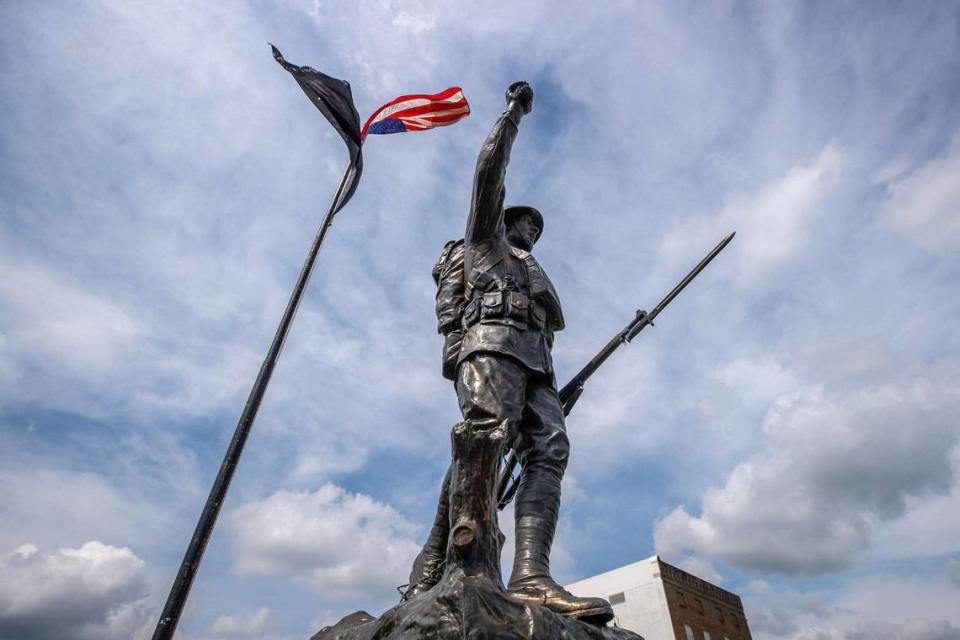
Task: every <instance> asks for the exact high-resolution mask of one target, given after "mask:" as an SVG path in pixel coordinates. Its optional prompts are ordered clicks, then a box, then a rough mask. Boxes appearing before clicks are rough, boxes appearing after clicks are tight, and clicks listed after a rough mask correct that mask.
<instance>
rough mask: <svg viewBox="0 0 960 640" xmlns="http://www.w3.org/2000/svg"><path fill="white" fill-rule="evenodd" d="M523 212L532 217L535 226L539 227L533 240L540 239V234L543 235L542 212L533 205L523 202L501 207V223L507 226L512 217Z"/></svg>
mask: <svg viewBox="0 0 960 640" xmlns="http://www.w3.org/2000/svg"><path fill="white" fill-rule="evenodd" d="M523 214H527V215H529V216H530V217H531V218H533V222H534V224H536V225H537V228H538V229H540V231H539V232H538V233H537V237H536V238H535V239H534V242H536V241H537V240H539V239H540V236H541V235H543V214H542V213H540V211H538V210H537V209H536V208H535V207H530V206H527V205H523V204H519V205H511V206H509V207H505V208H504V209H503V223H504V224H505V225H507V226H509V225H510V224H511V223H512V222H513V219H514V218H516V217H517V216H521V215H523Z"/></svg>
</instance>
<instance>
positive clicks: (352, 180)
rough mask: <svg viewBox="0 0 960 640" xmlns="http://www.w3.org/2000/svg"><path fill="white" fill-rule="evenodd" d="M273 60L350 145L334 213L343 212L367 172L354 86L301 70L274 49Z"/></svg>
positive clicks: (313, 71) (321, 74)
mask: <svg viewBox="0 0 960 640" xmlns="http://www.w3.org/2000/svg"><path fill="white" fill-rule="evenodd" d="M270 48H271V49H273V57H274V59H276V61H277V62H279V63H280V66H282V67H283V68H284V69H286V70H287V71H289V72H290V75H292V76H293V77H294V79H295V80H296V81H297V84H299V85H300V88H301V89H303V92H304V93H305V94H307V97H308V98H310V102H312V103H313V104H314V106H316V107H317V109H319V110H320V113H322V114H323V116H324V117H325V118H326V119H327V120H328V121H329V122H330V124H331V125H333V128H334V129H336V130H337V133H339V134H340V137H341V138H343V141H344V142H345V143H346V145H347V152H348V153H349V154H350V166H349V167H348V168H347V175H346V176H345V178H344V183H343V187H342V188H341V189H340V192H339V195H338V197H337V200H336V202H335V203H334V207H333V212H334V213H336V212H338V211H340V209H342V208H343V207H344V205H346V204H347V202H348V201H349V200H350V198H351V197H352V196H353V193H354V191H356V190H357V184H358V183H359V181H360V174H361V173H362V172H363V154H362V153H361V152H360V146H361V144H362V142H361V141H360V116H359V114H357V108H356V107H355V106H354V104H353V93H352V92H351V91H350V83H349V82H347V81H346V80H338V79H336V78H331V77H330V76H328V75H327V74H325V73H321V72H319V71H317V70H316V69H314V68H312V67H299V66H297V65H295V64H290V63H289V62H287V61H286V60H284V58H283V54H282V53H280V51H279V50H278V49H277V48H276V47H275V46H273V45H272V44H271V45H270Z"/></svg>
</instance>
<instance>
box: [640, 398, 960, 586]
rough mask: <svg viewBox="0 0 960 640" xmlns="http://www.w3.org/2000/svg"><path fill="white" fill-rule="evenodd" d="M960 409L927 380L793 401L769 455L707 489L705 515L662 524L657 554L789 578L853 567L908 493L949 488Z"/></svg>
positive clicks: (786, 402)
mask: <svg viewBox="0 0 960 640" xmlns="http://www.w3.org/2000/svg"><path fill="white" fill-rule="evenodd" d="M957 411H958V407H957V398H956V396H955V394H953V393H949V392H944V391H943V390H939V389H936V388H931V387H930V386H929V385H927V384H924V383H914V384H905V385H903V386H899V387H877V388H866V389H862V390H859V391H856V392H851V393H843V392H830V391H827V390H825V389H823V388H807V389H804V390H802V391H799V392H796V393H794V394H789V395H787V396H784V397H782V398H780V399H779V400H778V401H777V402H776V403H775V405H774V407H773V409H772V410H771V412H770V414H769V415H768V417H767V419H766V421H765V423H764V436H765V448H764V450H763V451H761V452H760V453H758V454H756V455H755V456H753V457H751V458H750V459H748V460H746V461H745V462H742V463H740V464H738V465H737V466H736V467H735V468H734V470H733V471H732V472H731V473H730V474H729V476H728V477H727V480H726V483H725V484H724V486H722V487H719V488H712V489H709V490H708V491H706V493H705V494H704V496H703V503H702V507H701V512H700V515H698V516H693V515H691V514H690V513H688V512H687V510H686V509H685V508H684V507H678V508H676V509H675V510H674V511H672V512H671V513H670V514H668V515H667V516H665V517H663V518H662V519H660V520H658V521H657V522H656V524H655V527H654V536H655V540H656V546H657V549H658V551H660V552H662V553H664V554H666V555H668V556H670V555H679V554H681V553H683V552H684V551H693V552H695V553H697V554H699V555H702V556H705V557H708V558H715V559H721V560H725V561H727V562H730V563H732V564H734V565H736V566H739V567H742V568H746V569H760V570H766V571H781V572H787V573H794V572H822V571H831V570H837V569H840V568H843V567H846V566H849V564H850V563H851V562H852V561H853V559H854V558H855V557H856V554H857V553H858V552H861V551H863V550H864V549H865V548H866V547H867V546H868V545H869V543H870V540H871V536H872V535H873V533H874V531H875V527H876V524H877V523H878V522H883V521H888V520H890V519H892V518H895V517H897V516H900V515H902V514H903V513H904V511H905V509H906V507H907V501H908V499H910V498H911V497H916V496H928V495H931V494H936V493H945V492H946V491H947V490H949V488H950V486H951V484H952V481H953V478H954V470H953V468H952V465H951V451H952V449H953V447H954V446H955V445H956V443H957V440H958V438H960V433H958V431H957V427H956V425H957V415H958V413H957Z"/></svg>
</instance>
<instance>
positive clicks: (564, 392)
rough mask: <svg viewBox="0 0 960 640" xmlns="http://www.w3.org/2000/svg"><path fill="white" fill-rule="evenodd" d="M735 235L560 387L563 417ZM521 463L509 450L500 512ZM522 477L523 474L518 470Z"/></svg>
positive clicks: (512, 490) (515, 483) (502, 476)
mask: <svg viewBox="0 0 960 640" xmlns="http://www.w3.org/2000/svg"><path fill="white" fill-rule="evenodd" d="M736 234H737V232H736V231H734V232H732V233H731V234H730V235H728V236H727V237H726V238H724V239H723V240H721V241H720V243H719V244H717V246H715V247H714V248H713V249H712V250H711V251H710V253H708V254H707V255H706V257H704V258H703V260H701V261H700V262H699V263H698V264H697V266H695V267H694V268H693V269H692V270H691V271H690V273H688V274H687V275H686V276H685V277H684V278H683V280H681V281H680V282H679V283H678V284H677V286H675V287H674V288H673V289H671V290H670V293H668V294H667V295H666V296H664V297H663V300H661V301H660V303H659V304H657V306H656V307H654V308H653V311H651V312H649V313H647V312H646V311H640V310H638V311H637V314H636V316H634V318H633V320H631V321H630V322H629V323H628V324H627V326H625V327H624V328H623V329H622V330H621V331H620V332H619V333H618V334H617V335H615V336H614V337H613V338H611V340H610V342H608V343H607V344H606V346H604V347H603V349H601V350H600V352H599V353H597V355H595V356H593V359H591V360H590V362H588V363H587V365H586V366H585V367H584V368H583V369H580V371H579V373H577V375H575V376H573V379H572V380H570V382H568V383H567V384H565V385H563V388H562V389H560V392H559V396H560V404H561V406H562V407H563V415H564V416H568V415H570V411H572V410H573V407H574V405H575V404H577V401H578V400H579V399H580V396H581V395H583V388H584V385H585V384H586V383H587V380H588V379H589V378H590V376H592V375H593V374H594V373H596V371H597V369H599V368H600V366H601V365H602V364H603V363H604V362H606V361H607V358H609V357H610V356H611V355H612V354H613V352H614V351H616V350H617V349H618V348H620V346H621V345H625V344H628V343H629V342H630V341H631V340H633V339H634V338H636V337H637V334H639V333H640V332H641V331H643V330H644V329H645V328H646V327H647V326H653V321H654V320H655V319H656V317H657V316H658V315H660V312H661V311H663V310H664V309H665V308H666V306H667V305H668V304H670V303H671V302H673V299H674V298H676V297H677V296H678V295H679V294H680V292H681V291H683V290H684V288H685V287H686V286H687V285H688V284H690V282H692V281H693V279H694V278H696V277H697V276H698V275H700V272H701V271H703V270H704V269H705V268H706V266H707V265H708V264H710V261H711V260H713V259H714V258H716V257H717V254H719V253H720V252H721V251H723V249H724V247H726V246H727V245H728V244H730V241H731V240H733V236H735V235H736ZM519 463H520V461H519V459H518V458H517V453H516V451H515V450H511V451H510V453H509V454H508V456H507V459H506V461H505V463H504V468H503V471H502V472H501V474H500V480H499V482H498V483H497V508H498V509H500V510H501V511H502V510H503V509H504V507H506V506H507V505H508V504H510V501H511V500H513V496H514V495H515V494H516V493H517V489H518V488H519V486H520V478H519V477H516V478H515V477H514V475H513V472H514V471H515V470H516V468H517V465H518V464H519ZM520 473H521V475H522V474H523V471H522V470H521V472H520Z"/></svg>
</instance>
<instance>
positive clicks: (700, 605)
mask: <svg viewBox="0 0 960 640" xmlns="http://www.w3.org/2000/svg"><path fill="white" fill-rule="evenodd" d="M693 604H694V605H695V606H696V607H697V611H699V612H700V613H703V600H701V599H700V598H694V599H693Z"/></svg>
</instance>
